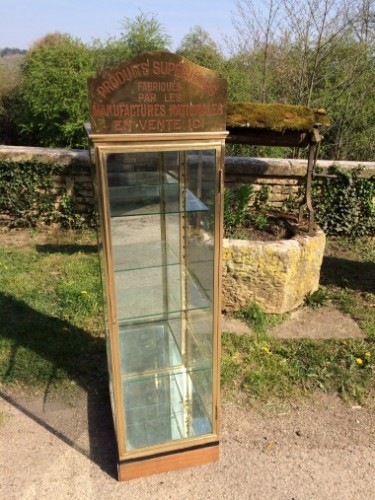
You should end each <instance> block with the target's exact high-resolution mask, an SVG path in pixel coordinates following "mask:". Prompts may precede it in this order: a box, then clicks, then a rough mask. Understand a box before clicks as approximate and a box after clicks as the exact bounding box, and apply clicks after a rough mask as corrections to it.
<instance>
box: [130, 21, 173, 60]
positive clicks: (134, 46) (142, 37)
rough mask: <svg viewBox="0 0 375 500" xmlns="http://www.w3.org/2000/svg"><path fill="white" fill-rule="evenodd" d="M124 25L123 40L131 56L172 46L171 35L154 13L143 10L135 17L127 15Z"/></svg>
mask: <svg viewBox="0 0 375 500" xmlns="http://www.w3.org/2000/svg"><path fill="white" fill-rule="evenodd" d="M122 27H123V30H124V31H123V32H122V33H121V35H122V40H123V41H124V43H125V45H126V46H127V47H128V50H129V57H135V56H136V55H138V54H141V53H142V52H153V51H157V50H167V49H168V48H169V47H170V46H171V42H172V39H171V37H170V36H169V35H168V34H167V33H166V32H165V29H164V27H163V26H162V25H161V24H160V23H159V21H158V20H157V17H156V16H155V15H154V14H145V13H144V12H142V11H141V12H140V13H139V14H138V16H136V17H135V18H134V19H131V18H129V17H125V19H124V20H123V22H122Z"/></svg>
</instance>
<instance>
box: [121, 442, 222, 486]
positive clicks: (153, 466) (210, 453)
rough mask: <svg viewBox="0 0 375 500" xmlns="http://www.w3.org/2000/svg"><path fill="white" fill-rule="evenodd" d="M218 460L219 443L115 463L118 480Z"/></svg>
mask: <svg viewBox="0 0 375 500" xmlns="http://www.w3.org/2000/svg"><path fill="white" fill-rule="evenodd" d="M218 460H219V443H218V442H215V443H213V444H210V445H205V446H202V447H197V448H188V449H186V450H182V451H175V452H172V453H165V454H161V455H157V456H155V455H154V456H151V457H144V458H140V459H134V460H127V461H123V462H120V463H119V464H118V465H117V473H118V480H119V481H129V480H130V479H136V478H138V477H144V476H151V475H152V474H159V473H161V472H169V471H172V470H177V469H182V468H185V467H193V466H195V465H203V464H208V463H210V462H217V461H218Z"/></svg>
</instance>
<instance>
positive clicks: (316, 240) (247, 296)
mask: <svg viewBox="0 0 375 500" xmlns="http://www.w3.org/2000/svg"><path fill="white" fill-rule="evenodd" d="M325 241H326V240H325V234H324V233H323V232H322V231H320V230H319V231H318V232H317V233H316V235H314V236H308V235H303V236H296V237H294V238H292V239H290V240H281V241H271V242H270V241H268V242H263V241H248V240H230V239H225V240H224V247H223V311H225V312H229V313H231V312H234V311H238V310H239V309H241V308H242V307H244V306H246V305H247V304H248V303H251V302H253V303H256V304H258V305H259V306H260V307H262V309H263V310H264V311H265V312H267V313H273V314H283V313H285V312H288V311H292V310H293V309H296V308H297V307H299V306H300V305H301V304H303V302H304V299H305V297H306V295H307V294H308V293H312V292H314V291H316V290H317V289H318V287H319V278H320V268H321V265H322V261H323V255H324V248H325Z"/></svg>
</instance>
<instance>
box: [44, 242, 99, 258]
mask: <svg viewBox="0 0 375 500" xmlns="http://www.w3.org/2000/svg"><path fill="white" fill-rule="evenodd" d="M35 248H36V250H37V251H38V252H40V253H62V254H65V255H73V254H75V253H78V252H81V253H87V254H92V253H98V245H97V243H96V242H95V243H92V244H85V245H83V244H76V243H74V244H57V243H56V244H53V243H46V244H43V245H36V246H35Z"/></svg>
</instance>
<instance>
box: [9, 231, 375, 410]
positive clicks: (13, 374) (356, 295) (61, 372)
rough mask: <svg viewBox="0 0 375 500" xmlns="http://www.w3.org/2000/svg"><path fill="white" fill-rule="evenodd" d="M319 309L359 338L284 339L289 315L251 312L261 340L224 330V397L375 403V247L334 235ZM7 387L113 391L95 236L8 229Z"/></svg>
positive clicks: (246, 314)
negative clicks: (340, 318)
mask: <svg viewBox="0 0 375 500" xmlns="http://www.w3.org/2000/svg"><path fill="white" fill-rule="evenodd" d="M321 281H322V287H321V289H320V290H319V292H318V293H317V294H315V295H313V296H311V297H309V299H308V301H309V304H310V305H311V307H320V306H322V305H324V304H333V305H335V306H336V307H338V308H340V309H342V310H343V311H345V312H347V313H349V314H350V315H352V317H353V318H354V319H355V320H356V321H357V322H358V324H359V325H360V327H361V328H362V330H363V332H364V333H365V335H366V336H365V338H364V339H356V340H354V339H353V340H345V341H343V340H334V339H331V340H311V339H298V340H297V339H295V340H293V339H292V340H278V339H274V338H271V337H270V336H269V335H268V329H269V327H270V326H272V325H274V324H275V323H277V322H280V321H283V320H285V319H287V316H286V315H285V316H282V317H281V318H280V317H274V316H270V315H265V314H264V313H262V311H260V310H259V309H257V308H254V307H252V306H249V307H248V308H247V309H246V310H245V311H242V313H241V316H242V318H244V319H246V320H247V321H248V322H249V323H250V324H251V325H252V326H253V328H254V330H255V331H256V334H255V335H253V336H238V335H235V334H227V333H224V334H223V353H222V383H223V388H224V394H226V396H227V397H229V398H230V397H234V396H235V395H238V393H241V394H242V395H243V396H244V398H245V399H246V400H247V401H248V402H250V403H251V402H263V401H269V400H273V399H276V400H279V399H284V398H290V397H299V396H301V395H308V394H311V393H313V392H314V391H316V390H323V391H337V392H339V393H340V394H341V395H342V396H343V397H345V398H348V399H351V400H355V401H358V402H360V403H364V402H366V400H367V399H368V397H369V395H370V394H371V393H372V391H373V388H374V382H375V307H374V306H375V290H374V287H375V244H374V241H373V240H372V241H371V240H361V241H359V242H356V243H353V242H350V241H348V240H331V241H329V243H328V245H327V256H326V258H325V261H324V265H323V270H322V280H321ZM0 311H1V313H0V386H2V387H6V388H9V389H11V390H13V389H17V388H22V389H24V390H28V391H46V390H53V391H58V392H61V391H71V390H74V389H75V388H77V387H81V388H83V389H84V390H95V391H98V392H100V391H106V390H107V368H106V358H105V341H104V333H103V332H104V325H103V319H102V317H103V311H102V300H101V280H100V269H99V261H98V254H97V247H96V240H95V236H94V234H93V233H83V234H79V233H62V232H59V233H51V234H43V233H42V234H40V233H38V232H36V233H33V232H27V231H21V232H14V233H13V232H12V233H6V232H4V233H0Z"/></svg>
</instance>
